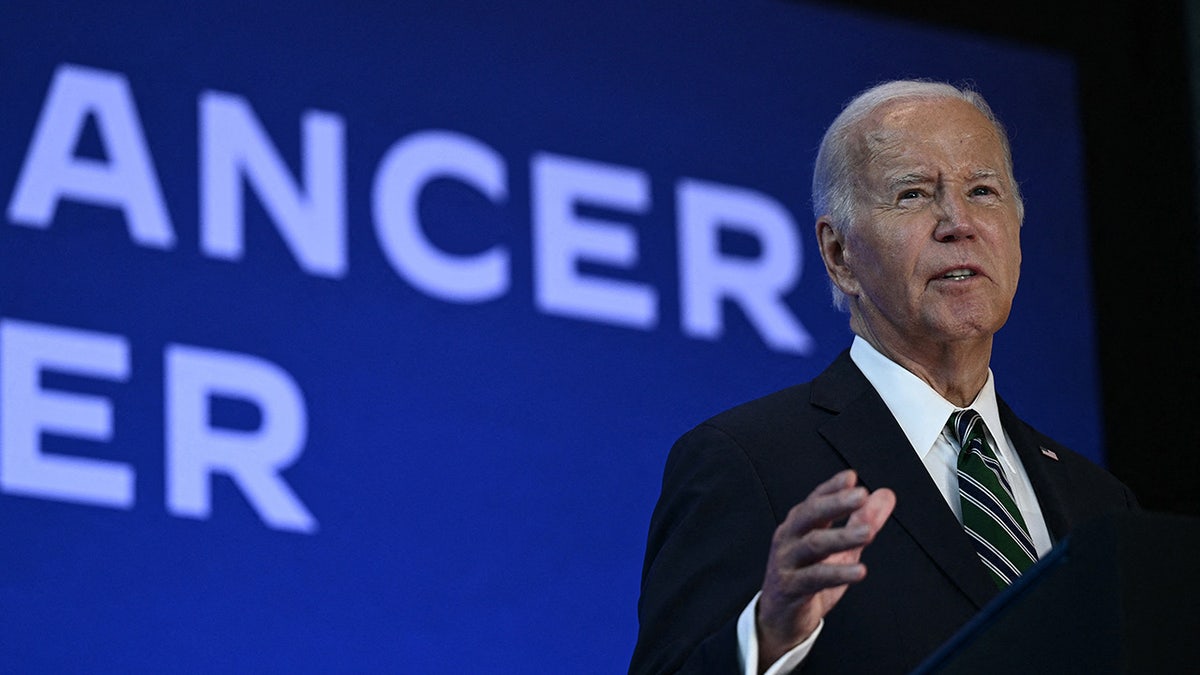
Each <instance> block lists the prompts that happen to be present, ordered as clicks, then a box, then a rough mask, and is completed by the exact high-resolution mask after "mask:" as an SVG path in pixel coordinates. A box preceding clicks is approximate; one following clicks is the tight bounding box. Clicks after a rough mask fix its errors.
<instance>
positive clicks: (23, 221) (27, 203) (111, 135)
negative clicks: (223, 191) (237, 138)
mask: <svg viewBox="0 0 1200 675" xmlns="http://www.w3.org/2000/svg"><path fill="white" fill-rule="evenodd" d="M89 115H93V116H95V120H96V127H97V129H98V130H99V133H100V138H101V140H102V141H103V142H104V152H105V155H106V156H107V161H100V160H96V159H91V158H88V157H77V156H76V155H75V147H76V146H77V145H78V143H79V136H80V134H81V133H82V132H83V128H84V125H85V124H86V122H87V119H88V116H89ZM62 199H70V200H74V201H78V202H82V203H85V204H96V205H100V206H110V207H114V208H119V209H121V211H122V212H124V214H125V222H126V225H127V226H128V228H129V236H130V237H132V238H133V240H134V241H135V242H136V243H138V244H139V245H141V246H147V247H151V248H171V247H172V246H174V245H175V231H174V229H173V228H172V227H171V219H170V217H169V216H168V215H167V207H166V205H165V204H164V202H163V197H162V189H161V188H160V187H159V184H158V177H157V176H156V175H155V173H154V163H153V162H152V161H151V159H150V151H149V150H148V149H147V147H146V138H145V135H144V134H143V133H142V123H141V121H139V119H138V114H137V110H136V109H135V107H134V105H133V95H132V94H131V93H130V90H129V83H128V82H127V81H126V80H125V77H124V76H123V75H121V74H119V73H113V72H109V71H105V70H95V69H92V68H84V67H82V66H73V65H63V66H59V68H58V70H56V71H55V72H54V81H53V82H52V83H51V84H50V93H49V94H47V95H46V104H45V105H44V106H43V107H42V113H41V116H39V117H38V122H37V128H36V129H34V132H33V141H32V142H31V143H30V144H29V152H28V154H26V155H25V163H24V164H23V165H22V166H21V175H20V177H19V178H18V179H17V186H16V188H15V189H14V190H13V196H12V201H11V202H9V204H8V219H9V221H11V222H12V223H13V224H14V225H24V226H26V227H34V228H46V227H49V226H50V222H51V221H52V220H53V219H54V211H55V209H56V208H58V202H59V200H62Z"/></svg>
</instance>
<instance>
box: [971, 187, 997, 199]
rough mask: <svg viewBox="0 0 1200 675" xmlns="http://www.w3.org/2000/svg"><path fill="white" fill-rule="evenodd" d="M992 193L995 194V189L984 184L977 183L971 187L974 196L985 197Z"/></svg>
mask: <svg viewBox="0 0 1200 675" xmlns="http://www.w3.org/2000/svg"><path fill="white" fill-rule="evenodd" d="M994 194H996V191H995V190H993V189H992V188H990V187H988V186H986V185H979V186H976V187H973V188H971V195H972V196H975V197H986V196H988V195H994Z"/></svg>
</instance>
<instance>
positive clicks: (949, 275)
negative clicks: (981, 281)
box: [942, 269, 975, 279]
mask: <svg viewBox="0 0 1200 675" xmlns="http://www.w3.org/2000/svg"><path fill="white" fill-rule="evenodd" d="M973 276H975V273H974V272H972V271H971V270H966V269H962V270H950V271H949V272H946V273H945V274H943V275H942V278H943V279H967V278H970V277H973Z"/></svg>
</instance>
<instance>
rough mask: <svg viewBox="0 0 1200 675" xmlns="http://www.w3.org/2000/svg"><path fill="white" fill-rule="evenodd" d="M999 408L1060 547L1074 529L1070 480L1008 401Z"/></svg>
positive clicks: (1043, 516) (1061, 466) (1009, 435)
mask: <svg viewBox="0 0 1200 675" xmlns="http://www.w3.org/2000/svg"><path fill="white" fill-rule="evenodd" d="M999 407H1000V422H1001V423H1002V424H1003V425H1004V431H1005V432H1006V433H1007V434H1008V438H1009V440H1010V441H1012V444H1013V449H1014V450H1016V452H1017V455H1018V456H1019V457H1020V458H1021V464H1022V465H1023V466H1024V467H1025V474H1026V475H1027V476H1029V484H1030V485H1032V486H1033V492H1034V494H1036V495H1037V499H1038V506H1040V507H1041V509H1042V518H1043V519H1045V521H1046V529H1048V530H1049V531H1050V536H1051V538H1052V539H1053V540H1054V543H1057V542H1058V541H1060V540H1061V539H1062V538H1063V537H1065V536H1066V534H1067V532H1069V531H1070V529H1071V527H1070V526H1071V522H1070V517H1069V514H1068V513H1067V512H1066V510H1065V506H1066V505H1067V504H1069V503H1070V500H1069V499H1067V497H1066V491H1067V489H1068V485H1069V481H1070V476H1069V475H1068V474H1067V472H1066V470H1065V468H1064V467H1063V464H1062V462H1061V461H1059V460H1058V459H1052V458H1051V457H1050V456H1047V455H1045V454H1043V452H1042V446H1041V444H1040V443H1039V442H1038V439H1037V437H1036V436H1035V435H1034V434H1033V431H1032V430H1031V429H1030V428H1029V427H1028V426H1027V425H1026V424H1025V423H1024V422H1022V421H1021V420H1020V419H1019V418H1017V416H1016V414H1015V413H1014V412H1013V411H1012V409H1010V408H1009V407H1008V405H1006V404H1005V403H1004V401H999Z"/></svg>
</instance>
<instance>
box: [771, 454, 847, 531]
mask: <svg viewBox="0 0 1200 675" xmlns="http://www.w3.org/2000/svg"><path fill="white" fill-rule="evenodd" d="M856 480H857V476H856V475H855V473H854V472H853V471H851V470H846V471H841V472H839V473H837V474H836V475H834V476H833V478H830V479H829V480H827V481H825V482H824V483H821V484H820V485H818V486H817V487H816V489H814V490H813V491H812V492H811V493H810V494H809V495H808V497H807V498H805V500H804V501H802V502H800V503H799V504H797V505H795V506H793V507H792V509H791V511H789V512H788V516H787V518H786V519H785V520H784V521H783V524H782V525H781V526H780V530H781V531H777V533H776V534H777V535H783V536H803V534H804V533H806V532H808V531H810V530H812V529H815V528H819V527H828V526H829V525H830V524H831V523H833V522H834V521H835V520H841V519H842V518H846V517H848V516H849V515H850V514H851V513H853V512H854V511H855V510H856V509H858V508H859V507H861V506H862V505H863V503H864V502H865V501H866V499H867V496H868V495H867V491H866V489H865V488H861V487H855V486H854V483H855V481H856Z"/></svg>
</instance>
